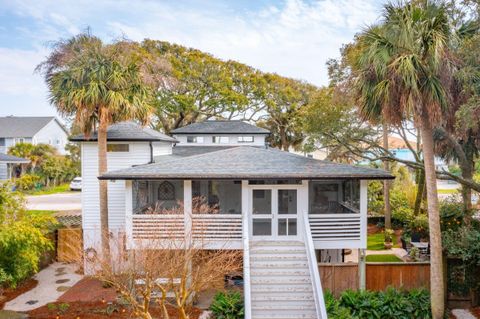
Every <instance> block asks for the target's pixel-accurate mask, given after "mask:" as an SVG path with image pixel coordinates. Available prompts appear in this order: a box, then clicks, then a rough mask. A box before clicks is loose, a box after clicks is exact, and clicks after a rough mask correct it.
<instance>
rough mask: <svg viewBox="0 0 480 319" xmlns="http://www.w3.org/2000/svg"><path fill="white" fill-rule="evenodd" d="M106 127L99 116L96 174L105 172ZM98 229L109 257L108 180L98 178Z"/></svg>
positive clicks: (104, 253)
mask: <svg viewBox="0 0 480 319" xmlns="http://www.w3.org/2000/svg"><path fill="white" fill-rule="evenodd" d="M107 127H108V123H107V121H106V119H103V118H102V117H100V123H99V126H98V175H103V174H104V173H106V172H107ZM99 195H100V229H101V232H102V253H103V256H104V258H107V260H109V259H110V236H109V230H108V181H106V180H100V182H99Z"/></svg>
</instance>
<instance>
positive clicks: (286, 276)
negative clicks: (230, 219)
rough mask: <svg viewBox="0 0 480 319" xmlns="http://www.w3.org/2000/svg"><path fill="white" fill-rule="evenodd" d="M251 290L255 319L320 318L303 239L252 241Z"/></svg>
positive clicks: (252, 309)
mask: <svg viewBox="0 0 480 319" xmlns="http://www.w3.org/2000/svg"><path fill="white" fill-rule="evenodd" d="M250 289H251V294H250V296H251V313H252V318H253V319H300V318H304V319H317V318H321V316H320V315H317V309H316V305H315V295H314V292H313V283H312V275H311V273H310V268H309V265H308V256H307V249H306V247H305V243H303V242H301V241H255V242H253V241H251V242H250ZM325 319H326V318H325Z"/></svg>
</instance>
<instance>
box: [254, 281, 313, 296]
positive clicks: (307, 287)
mask: <svg viewBox="0 0 480 319" xmlns="http://www.w3.org/2000/svg"><path fill="white" fill-rule="evenodd" d="M251 291H252V295H253V294H257V293H259V294H265V295H266V294H268V295H270V296H276V295H290V294H292V293H294V294H300V293H308V294H312V293H313V288H312V285H311V284H302V285H296V286H295V285H288V286H278V285H273V286H262V285H253V286H251ZM312 296H313V295H312Z"/></svg>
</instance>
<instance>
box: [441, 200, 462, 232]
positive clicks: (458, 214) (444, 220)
mask: <svg viewBox="0 0 480 319" xmlns="http://www.w3.org/2000/svg"><path fill="white" fill-rule="evenodd" d="M464 217H465V212H464V207H463V203H462V202H459V201H458V200H455V199H454V198H453V197H449V198H447V199H446V200H444V201H442V202H441V203H440V223H441V226H442V230H446V229H457V228H458V227H460V226H461V225H462V224H463V218H464Z"/></svg>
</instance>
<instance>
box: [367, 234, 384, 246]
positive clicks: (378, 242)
mask: <svg viewBox="0 0 480 319" xmlns="http://www.w3.org/2000/svg"><path fill="white" fill-rule="evenodd" d="M383 242H384V236H383V233H376V234H370V235H368V237H367V249H368V250H384V249H385V247H384V245H383Z"/></svg>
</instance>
